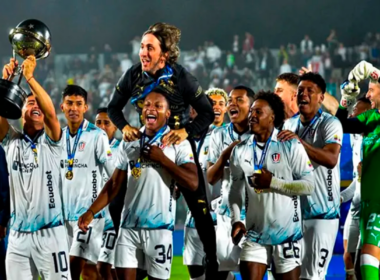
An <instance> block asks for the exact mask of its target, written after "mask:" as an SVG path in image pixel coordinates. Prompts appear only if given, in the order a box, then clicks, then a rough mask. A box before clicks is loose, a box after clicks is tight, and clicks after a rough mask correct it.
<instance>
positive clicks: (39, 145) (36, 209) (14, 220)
mask: <svg viewBox="0 0 380 280" xmlns="http://www.w3.org/2000/svg"><path fill="white" fill-rule="evenodd" d="M33 141H34V143H35V146H36V152H37V156H36V158H35V153H34V152H33V151H32V147H31V145H32V144H31V143H30V142H28V141H26V140H25V139H24V136H23V133H21V132H19V131H16V130H15V129H14V128H13V127H12V126H11V127H10V128H9V131H8V134H7V135H6V137H5V138H4V140H3V142H2V146H3V148H4V151H5V154H6V158H7V163H8V172H9V185H10V202H11V203H10V204H11V218H10V228H11V229H12V230H15V231H19V232H34V231H37V230H40V229H47V228H53V227H57V226H60V225H63V215H62V201H61V196H60V191H59V175H60V174H59V157H60V155H61V153H62V144H61V140H60V141H58V142H54V141H53V140H51V139H50V138H49V136H47V135H46V133H45V132H41V134H40V136H39V137H38V138H37V139H34V140H33Z"/></svg>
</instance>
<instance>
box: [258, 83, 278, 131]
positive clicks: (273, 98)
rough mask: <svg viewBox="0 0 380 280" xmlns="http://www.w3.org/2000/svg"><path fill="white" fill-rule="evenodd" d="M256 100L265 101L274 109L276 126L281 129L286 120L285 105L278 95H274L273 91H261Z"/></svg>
mask: <svg viewBox="0 0 380 280" xmlns="http://www.w3.org/2000/svg"><path fill="white" fill-rule="evenodd" d="M256 100H264V101H266V102H267V103H268V104H269V106H270V107H271V108H272V111H273V113H274V126H275V127H279V126H280V125H282V124H283V123H284V120H285V105H284V102H283V101H282V99H281V97H279V96H278V95H277V94H274V93H273V92H271V91H263V90H261V91H259V92H258V93H257V94H256V95H255V98H254V101H256Z"/></svg>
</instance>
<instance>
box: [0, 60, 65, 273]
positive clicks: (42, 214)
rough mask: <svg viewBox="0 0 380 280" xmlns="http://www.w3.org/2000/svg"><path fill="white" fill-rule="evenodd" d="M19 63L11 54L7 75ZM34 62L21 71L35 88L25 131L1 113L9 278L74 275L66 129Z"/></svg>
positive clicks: (28, 103) (25, 109)
mask: <svg viewBox="0 0 380 280" xmlns="http://www.w3.org/2000/svg"><path fill="white" fill-rule="evenodd" d="M17 64H18V62H17V61H16V60H14V59H11V60H10V63H9V64H7V65H5V66H4V68H3V79H7V78H8V77H9V76H11V75H12V74H13V71H14V69H15V67H16V66H17ZM35 67H36V59H35V57H34V56H29V57H28V58H27V59H26V60H25V61H24V62H23V64H22V69H23V72H22V74H23V75H24V77H25V79H26V81H27V82H28V85H29V88H30V89H31V91H32V93H31V94H29V96H28V98H27V100H26V103H25V104H24V107H23V108H22V122H23V131H22V132H20V131H17V130H16V129H14V128H13V127H12V126H10V125H9V123H8V121H7V120H6V119H5V118H3V117H0V141H1V145H2V146H3V148H4V150H5V153H6V155H7V163H8V172H9V184H10V205H11V218H10V233H9V240H8V248H7V256H6V271H7V279H8V280H20V279H26V280H28V279H38V277H39V276H40V277H41V278H43V279H57V280H58V279H62V278H66V279H69V277H70V274H69V273H70V272H69V260H68V246H67V243H66V242H65V240H66V231H65V227H64V225H63V221H64V220H63V215H62V204H61V197H60V190H59V179H60V178H59V176H60V174H59V157H60V155H61V153H62V143H61V135H62V130H61V127H60V125H59V122H58V119H57V116H56V113H55V110H54V105H53V102H52V101H51V99H50V97H49V95H48V94H47V93H46V92H45V90H44V89H43V88H42V87H41V86H40V84H39V83H38V82H37V81H36V79H35V78H34V77H33V73H34V69H35ZM62 241H63V242H62Z"/></svg>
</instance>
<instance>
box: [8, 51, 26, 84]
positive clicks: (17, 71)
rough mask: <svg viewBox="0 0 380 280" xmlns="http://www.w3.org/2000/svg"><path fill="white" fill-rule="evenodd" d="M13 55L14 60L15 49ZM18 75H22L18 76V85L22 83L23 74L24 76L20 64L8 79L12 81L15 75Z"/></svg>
mask: <svg viewBox="0 0 380 280" xmlns="http://www.w3.org/2000/svg"><path fill="white" fill-rule="evenodd" d="M12 57H13V59H14V60H16V51H15V50H13V54H12ZM16 75H20V77H19V78H18V82H17V85H18V86H19V85H20V83H21V80H22V76H23V75H22V69H21V67H20V66H18V67H17V68H16V69H15V71H13V74H12V75H10V76H9V77H8V81H10V82H11V81H12V80H13V79H14V77H15V76H16Z"/></svg>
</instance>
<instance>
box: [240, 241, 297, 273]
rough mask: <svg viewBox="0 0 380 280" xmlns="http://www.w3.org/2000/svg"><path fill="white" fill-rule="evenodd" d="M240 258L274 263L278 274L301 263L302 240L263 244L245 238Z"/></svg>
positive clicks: (267, 263)
mask: <svg viewBox="0 0 380 280" xmlns="http://www.w3.org/2000/svg"><path fill="white" fill-rule="evenodd" d="M242 247H243V248H242V250H241V254H240V260H241V261H245V262H255V263H262V264H266V265H267V266H268V267H269V266H270V265H271V264H272V263H273V265H274V268H275V269H273V267H272V271H273V270H275V271H276V273H278V274H283V273H287V272H289V271H292V270H293V269H295V268H296V267H298V266H300V265H301V253H300V252H301V251H302V248H301V242H297V241H295V242H289V243H285V244H281V245H263V244H259V243H255V242H252V241H249V240H245V241H244V243H243V246H242Z"/></svg>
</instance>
